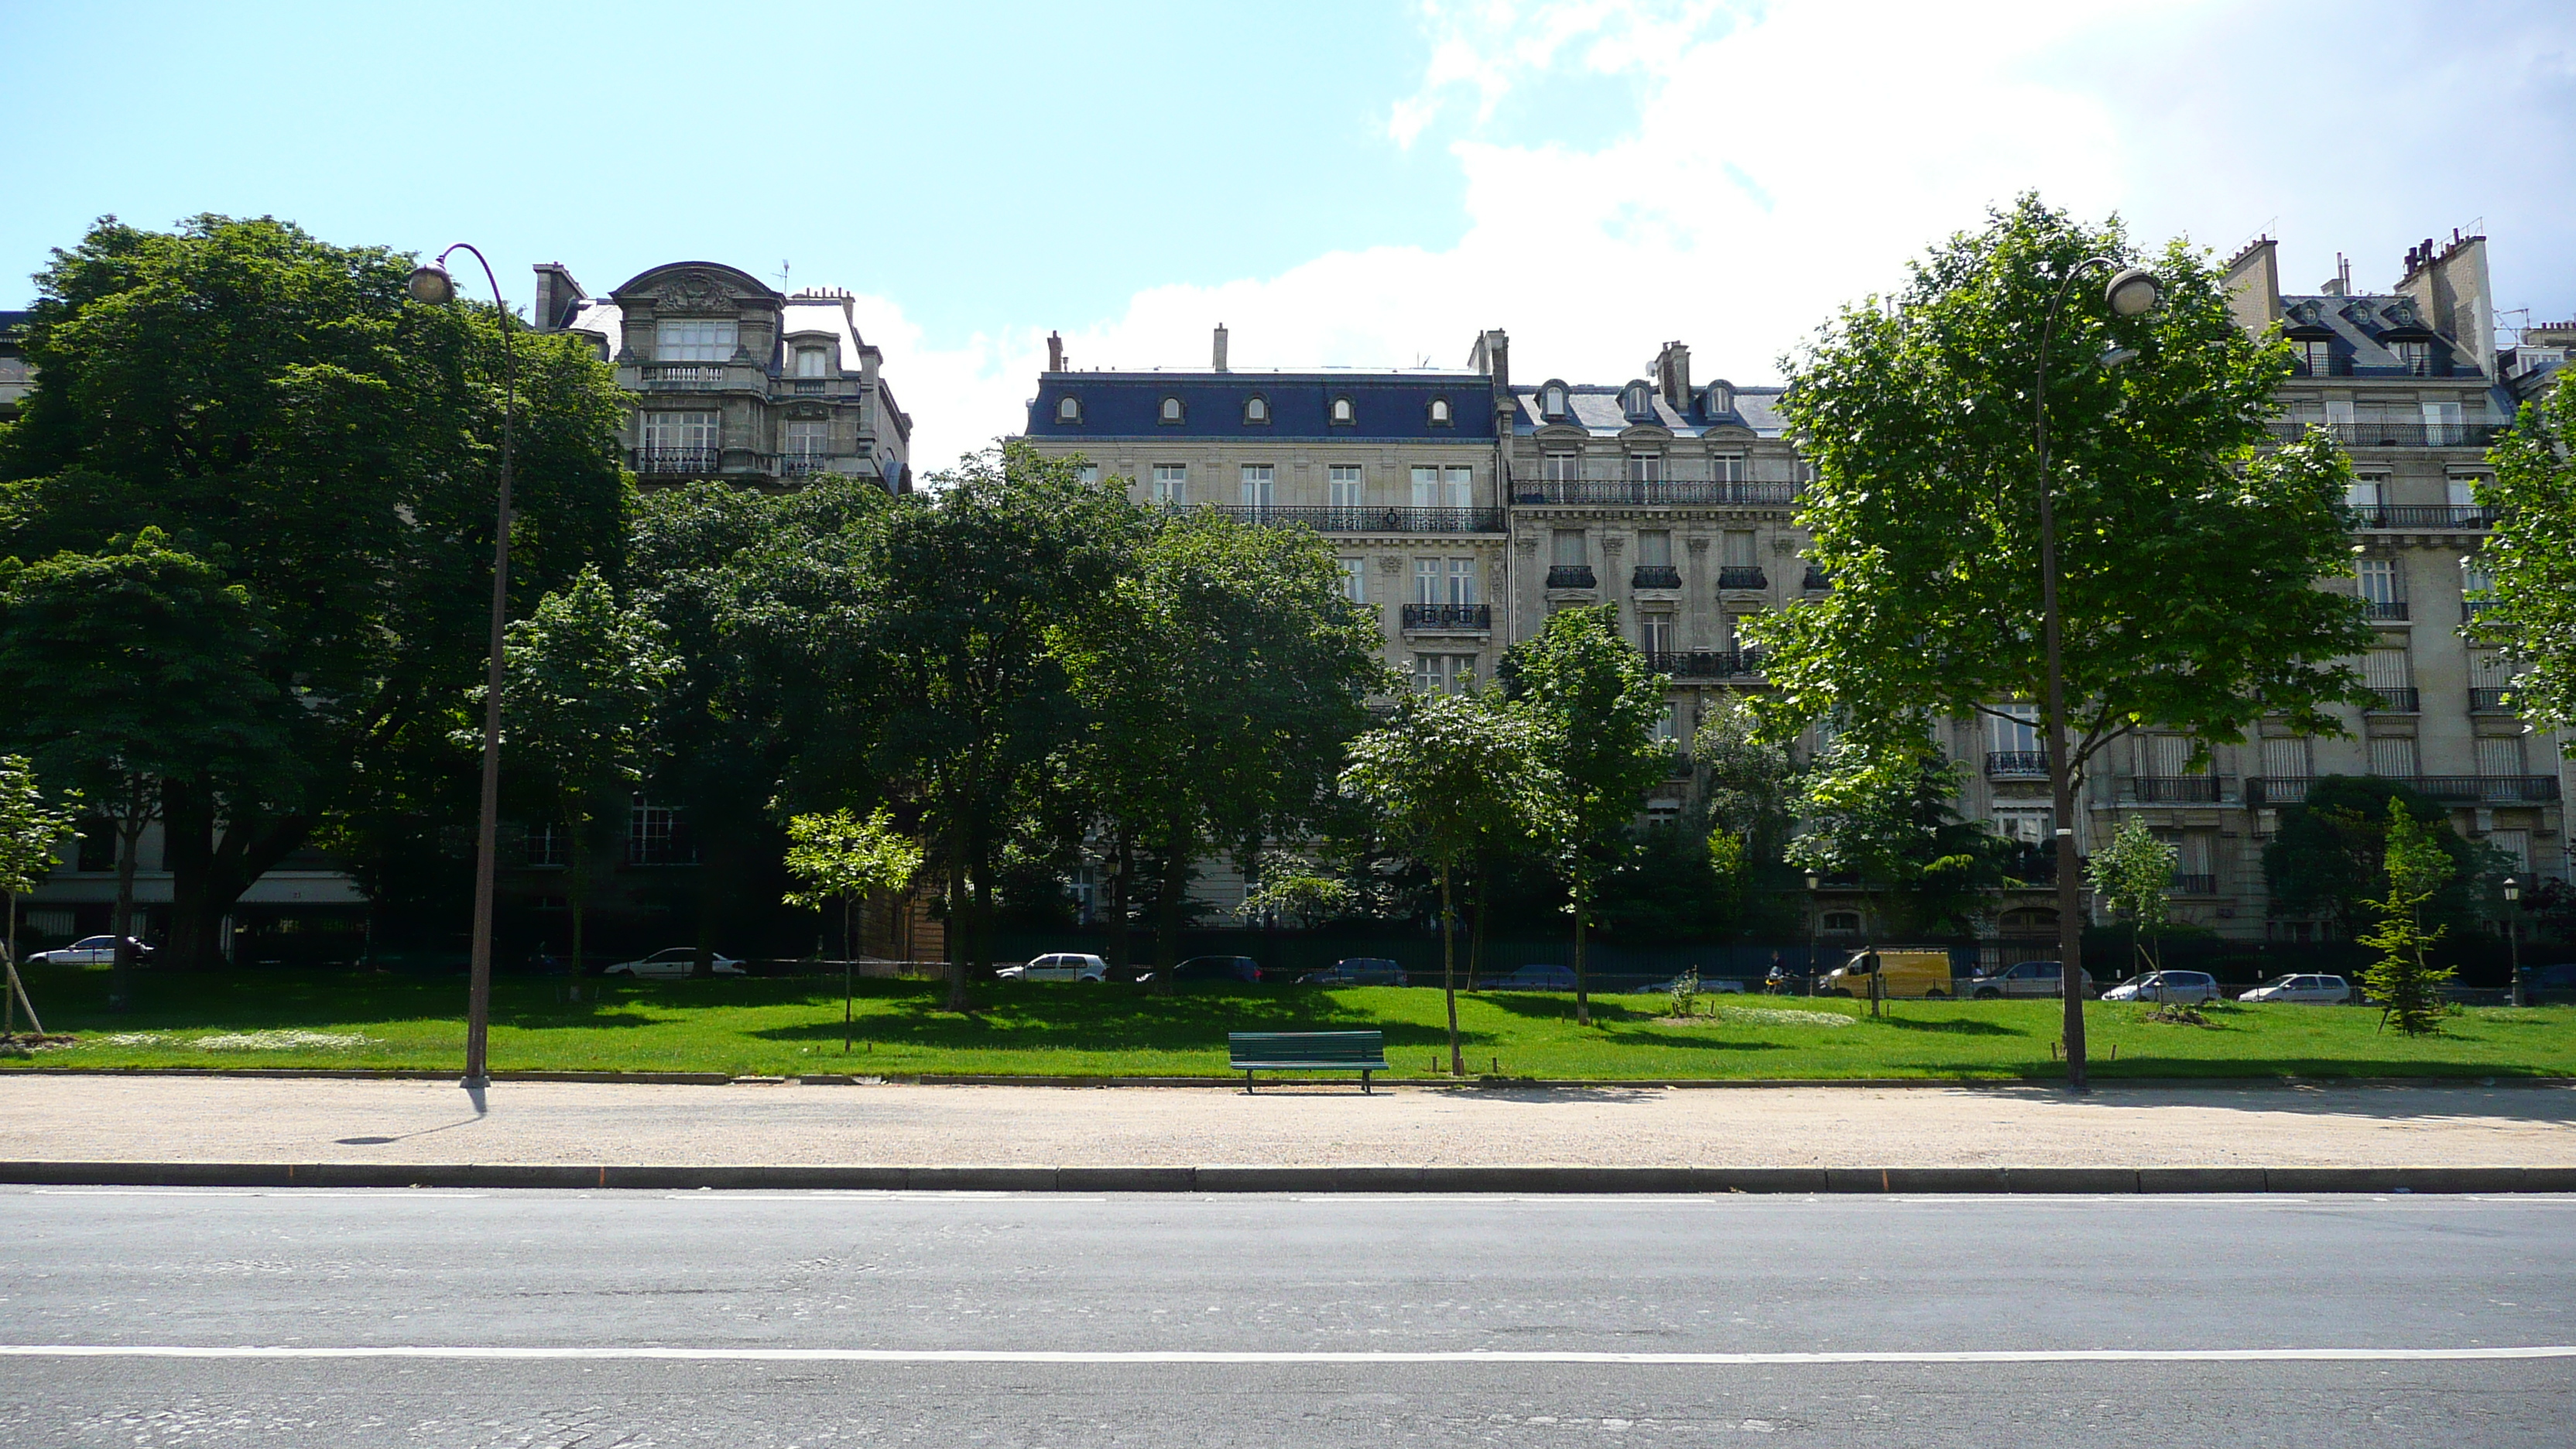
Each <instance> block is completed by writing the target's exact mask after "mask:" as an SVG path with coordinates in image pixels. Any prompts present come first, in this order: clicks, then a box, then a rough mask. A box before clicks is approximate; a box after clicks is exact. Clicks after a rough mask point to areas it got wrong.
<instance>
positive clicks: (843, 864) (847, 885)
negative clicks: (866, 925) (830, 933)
mask: <svg viewBox="0 0 2576 1449" xmlns="http://www.w3.org/2000/svg"><path fill="white" fill-rule="evenodd" d="M787 842H788V843H787V873H788V874H789V875H790V876H793V877H795V879H796V880H797V881H798V882H799V883H800V886H801V888H800V889H797V890H792V891H789V892H788V893H787V894H786V897H785V900H786V902H787V904H789V905H791V906H802V907H805V908H807V909H810V910H816V911H819V910H822V909H824V908H825V907H827V906H829V905H830V904H832V903H833V902H834V901H838V902H840V905H841V957H842V959H843V960H856V959H857V958H858V954H859V936H858V931H857V928H856V926H855V924H854V921H853V916H854V914H855V912H856V911H857V909H858V907H859V905H860V904H861V903H862V902H864V901H865V900H866V899H867V898H868V896H869V895H871V894H873V893H874V892H877V891H889V892H893V893H895V894H898V895H899V894H901V893H902V892H904V891H906V890H908V889H910V888H911V886H912V878H913V876H914V875H915V874H917V873H918V872H919V871H920V870H921V847H919V846H917V845H915V844H913V843H912V842H911V841H910V840H907V839H905V838H904V836H903V833H902V832H901V831H898V830H896V829H895V827H894V814H893V812H891V811H889V810H887V809H886V808H885V807H883V806H879V807H877V809H875V810H874V811H872V812H870V813H869V815H868V818H867V819H865V820H861V819H859V818H858V817H857V816H855V815H852V814H851V813H850V812H849V811H847V810H835V811H832V812H831V813H829V814H826V815H798V816H795V817H793V818H791V819H789V820H788V822H787Z"/></svg>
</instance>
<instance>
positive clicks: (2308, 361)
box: [2290, 337, 2334, 377]
mask: <svg viewBox="0 0 2576 1449" xmlns="http://www.w3.org/2000/svg"><path fill="white" fill-rule="evenodd" d="M2290 346H2291V347H2292V348H2294V349H2295V350H2296V351H2297V353H2298V362H2299V371H2301V372H2304V373H2306V374H2307V375H2308V376H2310V377H2324V376H2325V375H2326V374H2328V373H2330V372H2332V371H2333V370H2334V340H2333V339H2332V338H2328V337H2302V338H2300V339H2299V340H2298V341H2296V342H2293V343H2291V344H2290Z"/></svg>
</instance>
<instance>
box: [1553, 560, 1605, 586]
mask: <svg viewBox="0 0 2576 1449" xmlns="http://www.w3.org/2000/svg"><path fill="white" fill-rule="evenodd" d="M1547 586H1548V587H1549V588H1551V589H1590V588H1598V587H1599V585H1598V584H1595V583H1594V582H1593V579H1592V565H1590V564H1552V565H1550V566H1549V568H1548V571H1547Z"/></svg>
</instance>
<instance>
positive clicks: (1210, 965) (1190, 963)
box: [1136, 956, 1261, 986]
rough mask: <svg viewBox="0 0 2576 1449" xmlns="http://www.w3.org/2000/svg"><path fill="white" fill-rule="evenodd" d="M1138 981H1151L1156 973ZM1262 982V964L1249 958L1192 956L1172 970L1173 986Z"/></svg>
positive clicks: (1147, 974) (1149, 973) (1140, 977)
mask: <svg viewBox="0 0 2576 1449" xmlns="http://www.w3.org/2000/svg"><path fill="white" fill-rule="evenodd" d="M1136 979H1137V980H1138V981H1151V980H1153V979H1154V973H1153V972H1151V971H1148V972H1146V973H1145V974H1144V975H1142V976H1139V977H1137V978H1136ZM1260 980H1261V963H1260V962H1258V961H1255V960H1253V959H1252V958H1251V957H1249V956H1192V957H1191V958H1190V959H1188V960H1187V961H1184V962H1182V963H1181V964H1179V965H1178V966H1175V967H1173V968H1172V984H1173V985H1175V986H1187V985H1189V984H1190V983H1191V982H1193V981H1236V982H1241V983H1243V984H1245V985H1254V984H1258V983H1259V982H1260Z"/></svg>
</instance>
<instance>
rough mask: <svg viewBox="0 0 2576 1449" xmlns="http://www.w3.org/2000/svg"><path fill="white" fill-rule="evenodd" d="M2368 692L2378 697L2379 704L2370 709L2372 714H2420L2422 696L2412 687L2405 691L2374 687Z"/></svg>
mask: <svg viewBox="0 0 2576 1449" xmlns="http://www.w3.org/2000/svg"><path fill="white" fill-rule="evenodd" d="M2370 692H2371V693H2373V694H2375V695H2378V696H2379V703H2378V704H2376V705H2373V706H2372V707H2371V709H2370V713H2372V714H2417V713H2420V712H2421V709H2422V694H2421V692H2420V691H2418V690H2416V689H2414V688H2412V687H2409V688H2405V689H2381V688H2379V687H2377V686H2375V685H2374V686H2373V687H2372V688H2371V691H2370Z"/></svg>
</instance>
